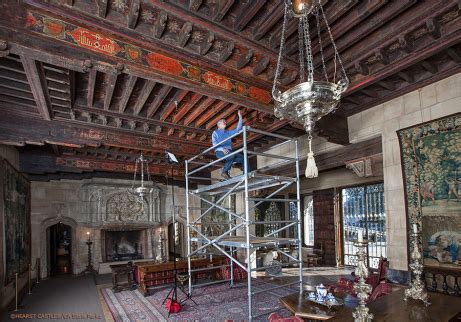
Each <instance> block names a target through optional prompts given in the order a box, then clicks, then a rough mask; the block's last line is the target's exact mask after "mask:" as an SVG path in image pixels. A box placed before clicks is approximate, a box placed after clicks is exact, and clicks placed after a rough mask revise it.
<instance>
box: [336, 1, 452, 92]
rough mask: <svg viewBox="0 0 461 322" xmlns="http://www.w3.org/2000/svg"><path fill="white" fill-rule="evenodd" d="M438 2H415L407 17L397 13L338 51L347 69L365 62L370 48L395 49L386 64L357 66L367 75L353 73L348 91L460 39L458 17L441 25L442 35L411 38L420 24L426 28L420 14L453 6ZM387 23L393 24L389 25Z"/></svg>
mask: <svg viewBox="0 0 461 322" xmlns="http://www.w3.org/2000/svg"><path fill="white" fill-rule="evenodd" d="M438 2H439V1H434V2H431V3H430V5H428V3H424V4H422V3H417V4H415V6H414V10H410V11H411V13H410V11H406V12H405V13H403V14H402V15H401V16H404V17H406V19H404V18H403V17H401V18H400V17H399V19H398V20H397V21H396V22H395V23H394V24H390V25H389V26H385V27H382V28H380V29H379V30H378V31H375V32H374V33H373V34H371V35H370V37H369V38H367V39H366V40H365V39H364V40H362V41H361V42H359V43H358V44H357V45H355V46H352V47H349V49H347V50H346V52H344V53H340V54H341V56H342V59H343V61H344V62H345V67H346V69H349V68H351V66H354V65H355V66H356V69H357V65H359V66H361V64H362V65H364V64H365V62H366V61H368V60H369V59H370V58H371V56H374V54H373V53H372V54H370V52H373V50H375V48H383V49H385V50H386V51H389V50H390V49H391V48H395V49H397V50H395V49H392V51H391V53H392V62H391V63H389V64H388V65H381V64H368V65H367V70H364V69H362V70H359V69H357V71H358V72H359V73H361V74H362V75H367V76H368V78H366V79H363V78H362V77H357V78H356V80H354V77H353V76H352V85H351V86H350V87H349V89H348V92H353V91H356V90H358V89H359V88H363V87H366V86H368V85H370V84H372V83H373V82H376V81H379V80H381V79H383V78H385V77H387V76H389V75H391V74H394V73H395V72H396V71H395V69H397V70H401V69H403V68H405V67H407V66H411V65H413V64H415V63H417V62H419V61H421V60H423V59H425V58H426V57H429V56H431V55H433V54H434V53H436V52H438V51H440V50H441V49H442V48H444V47H448V46H450V45H451V44H453V43H454V42H456V41H459V39H460V38H461V37H460V36H459V35H458V33H457V32H456V31H457V30H458V29H459V26H460V25H461V23H460V22H459V19H458V21H457V24H450V25H446V28H444V29H443V33H444V37H441V38H439V39H437V40H434V38H433V37H431V36H430V35H429V36H427V35H426V36H425V35H424V34H423V37H425V39H424V41H422V40H421V39H418V41H417V42H415V41H414V40H413V39H414V37H415V35H414V34H415V33H416V32H419V28H420V27H422V28H426V24H425V20H424V19H421V17H426V19H430V18H432V17H438V16H440V15H441V14H447V13H448V12H450V11H451V10H453V7H454V4H453V2H451V1H442V2H441V3H438ZM390 26H392V28H391V27H390ZM448 26H449V27H448ZM396 35H397V37H396ZM420 38H421V37H420ZM369 39H373V40H374V41H373V42H370V41H369ZM348 46H350V44H348ZM359 46H362V47H359ZM357 48H360V52H362V53H363V54H359V53H358V52H357ZM389 55H391V54H389ZM332 68H333V67H332V66H331V65H330V66H329V68H328V69H329V71H330V72H331V71H332V70H333V69H332Z"/></svg>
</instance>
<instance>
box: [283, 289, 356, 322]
mask: <svg viewBox="0 0 461 322" xmlns="http://www.w3.org/2000/svg"><path fill="white" fill-rule="evenodd" d="M309 291H315V289H312V290H307V291H304V292H303V294H302V295H301V294H299V293H294V294H290V295H288V296H284V297H282V298H280V302H282V304H283V305H284V306H285V307H286V308H287V309H288V310H289V311H290V312H291V313H293V314H294V315H295V316H299V317H300V318H303V319H310V320H321V321H324V320H329V319H331V318H333V317H334V316H335V315H337V314H339V312H341V311H347V312H351V309H350V308H353V307H354V306H355V305H356V303H357V299H356V298H353V297H352V296H350V295H347V294H335V296H336V297H338V298H341V299H342V300H343V301H344V302H345V305H343V306H336V307H332V308H331V310H328V308H327V307H326V306H324V305H321V304H317V303H314V302H310V301H308V300H306V299H305V297H306V294H307V293H308V292H309ZM347 307H349V309H347Z"/></svg>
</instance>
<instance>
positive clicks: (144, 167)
mask: <svg viewBox="0 0 461 322" xmlns="http://www.w3.org/2000/svg"><path fill="white" fill-rule="evenodd" d="M138 169H139V176H140V180H138V181H137V180H136V179H137V178H136V177H137V173H138ZM144 177H147V182H151V179H150V173H149V163H148V160H147V159H146V158H145V157H144V155H143V154H142V152H141V155H140V156H139V157H137V158H136V163H135V168H134V177H133V182H132V184H131V188H128V189H127V190H128V192H129V193H131V194H133V195H136V196H137V197H139V199H144V197H145V196H147V195H148V194H150V193H151V192H152V191H153V188H152V187H151V188H148V187H146V186H145V183H146V181H145V180H144Z"/></svg>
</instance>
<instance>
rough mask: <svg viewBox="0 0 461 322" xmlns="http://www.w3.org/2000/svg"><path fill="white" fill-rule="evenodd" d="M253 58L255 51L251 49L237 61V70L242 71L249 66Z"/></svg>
mask: <svg viewBox="0 0 461 322" xmlns="http://www.w3.org/2000/svg"><path fill="white" fill-rule="evenodd" d="M252 58H253V51H252V50H251V49H250V50H248V51H247V53H246V54H244V55H243V54H242V55H240V58H239V60H238V61H237V64H236V66H237V69H242V68H243V67H245V66H246V65H248V64H249V63H250V62H251V59H252Z"/></svg>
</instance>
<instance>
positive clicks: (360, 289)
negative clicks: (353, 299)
mask: <svg viewBox="0 0 461 322" xmlns="http://www.w3.org/2000/svg"><path fill="white" fill-rule="evenodd" d="M358 237H359V238H358V240H357V241H356V242H354V246H355V247H357V267H356V268H355V275H356V276H357V277H358V278H359V281H358V282H357V283H356V284H355V285H354V290H355V292H356V293H357V298H358V299H359V305H358V306H357V308H356V309H355V311H354V312H353V313H352V316H353V317H354V321H355V322H370V321H371V320H373V314H372V313H369V312H368V311H369V308H368V307H367V306H366V304H367V299H368V296H369V294H370V293H371V291H372V287H371V285H370V284H367V283H365V279H366V278H367V277H368V268H367V251H366V249H367V246H368V240H364V239H363V232H362V231H359V236H358Z"/></svg>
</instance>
